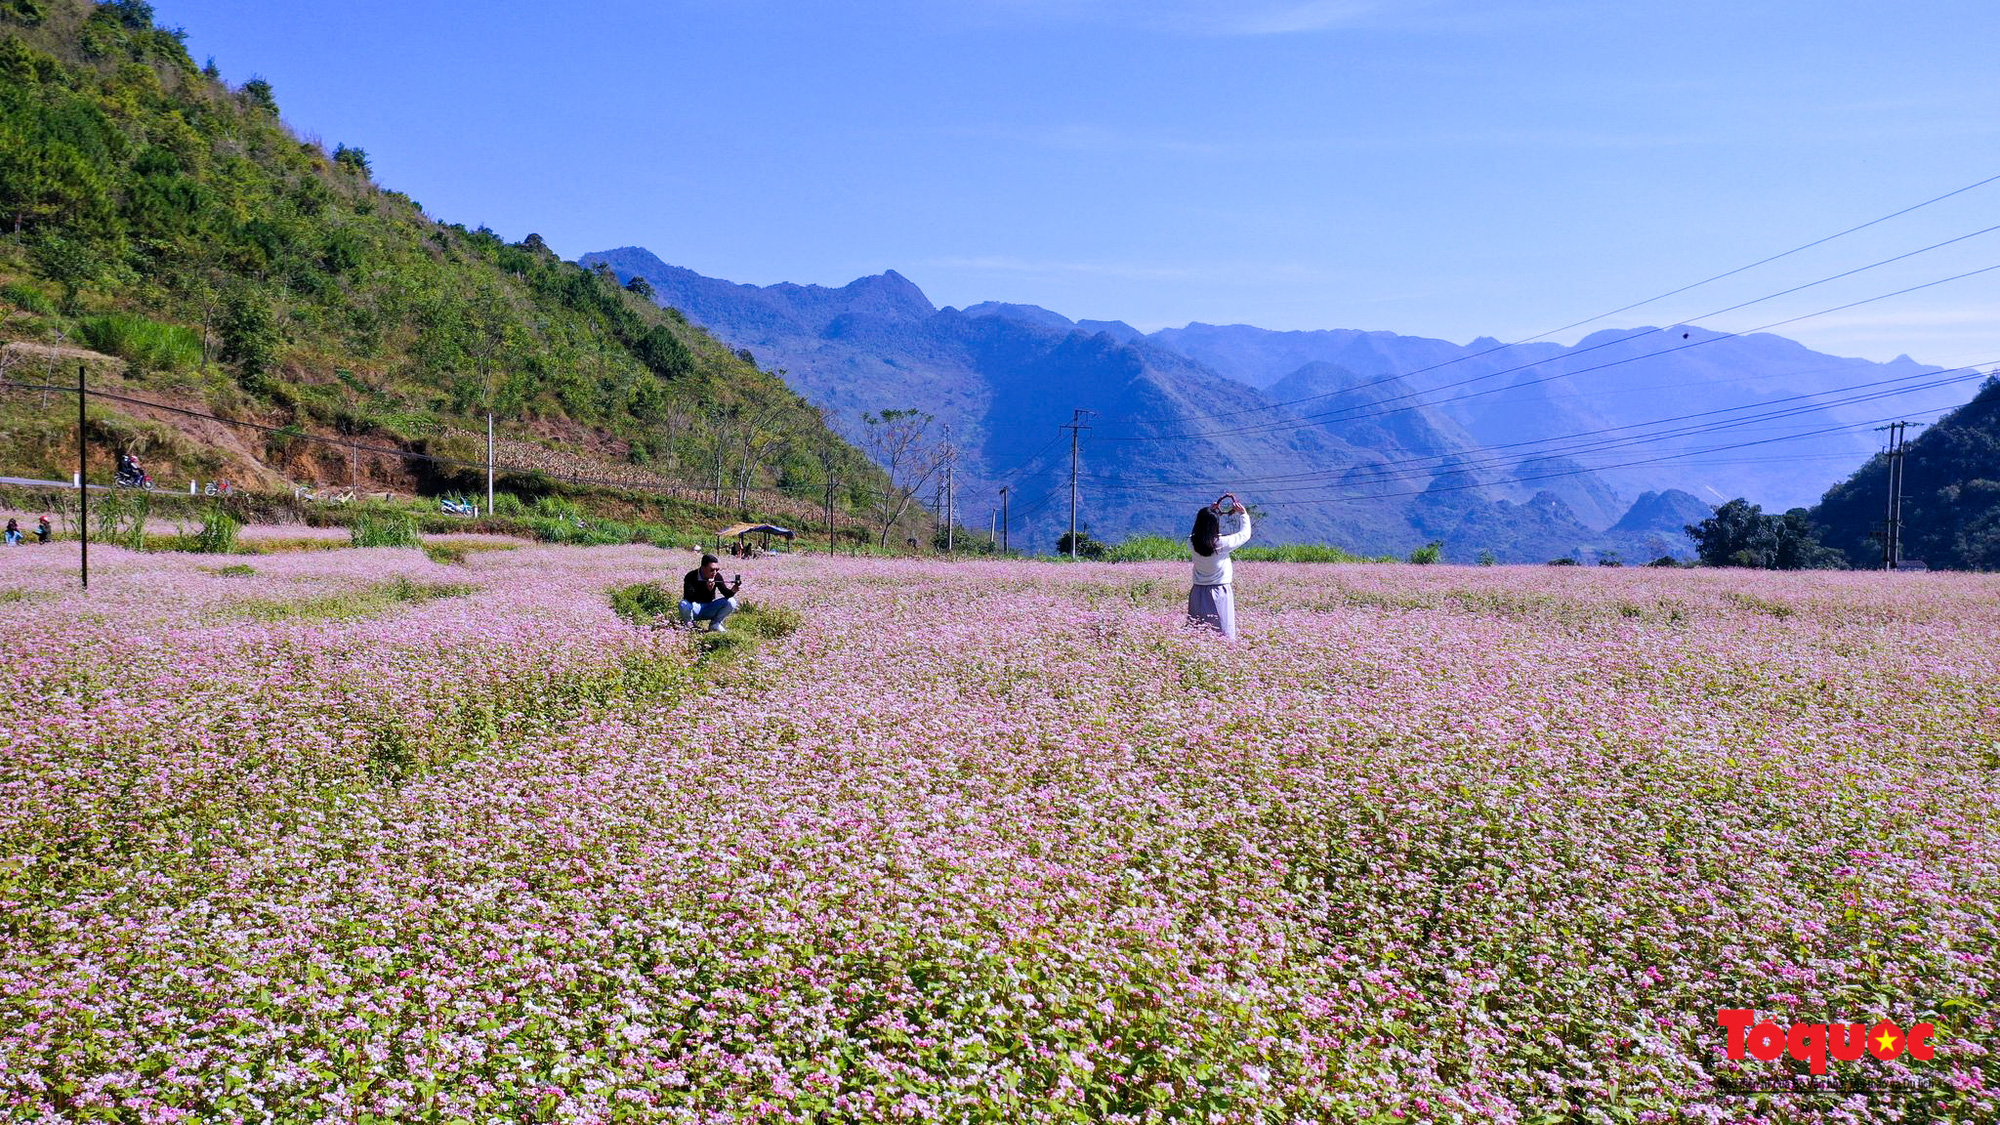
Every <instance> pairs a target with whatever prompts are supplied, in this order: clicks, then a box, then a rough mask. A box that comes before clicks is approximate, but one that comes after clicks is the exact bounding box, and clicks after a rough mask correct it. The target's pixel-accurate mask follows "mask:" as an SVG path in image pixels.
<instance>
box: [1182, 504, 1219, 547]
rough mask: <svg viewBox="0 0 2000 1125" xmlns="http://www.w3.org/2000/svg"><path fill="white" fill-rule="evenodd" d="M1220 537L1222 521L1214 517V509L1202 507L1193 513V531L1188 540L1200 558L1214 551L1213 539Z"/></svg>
mask: <svg viewBox="0 0 2000 1125" xmlns="http://www.w3.org/2000/svg"><path fill="white" fill-rule="evenodd" d="M1221 537H1222V521H1220V520H1218V519H1216V518H1215V509H1213V508H1203V509H1201V510H1200V511H1198V512H1196V513H1195V514H1194V532H1193V533H1192V534H1190V535H1189V536H1188V542H1189V543H1190V544H1192V545H1193V546H1194V553H1195V554H1197V555H1200V556H1201V557H1202V558H1207V557H1208V556H1210V555H1212V554H1214V553H1215V541H1216V540H1217V539H1219V538H1221Z"/></svg>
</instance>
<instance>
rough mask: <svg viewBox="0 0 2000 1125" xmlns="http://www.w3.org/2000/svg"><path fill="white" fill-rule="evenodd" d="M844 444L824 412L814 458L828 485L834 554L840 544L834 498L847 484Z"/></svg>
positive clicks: (828, 520) (828, 524) (829, 546)
mask: <svg viewBox="0 0 2000 1125" xmlns="http://www.w3.org/2000/svg"><path fill="white" fill-rule="evenodd" d="M841 452H842V443H841V441H840V439H839V438H837V437H835V436H834V434H833V427H832V426H831V425H829V424H828V422H827V418H826V414H825V412H824V411H821V412H820V427H819V440H818V441H817V442H816V443H815V444H814V446H813V456H814V457H815V458H816V459H817V460H818V461H819V474H820V479H821V480H823V481H824V482H825V483H826V553H827V554H829V555H830V554H833V553H834V548H835V545H836V544H837V543H838V542H839V540H838V538H837V530H838V529H836V528H835V527H834V523H833V496H834V493H836V492H838V491H840V486H841V485H842V484H844V483H846V482H845V481H844V479H843V474H842V473H841V468H842V466H843V463H844V462H845V460H846V459H845V458H844V457H842V456H841Z"/></svg>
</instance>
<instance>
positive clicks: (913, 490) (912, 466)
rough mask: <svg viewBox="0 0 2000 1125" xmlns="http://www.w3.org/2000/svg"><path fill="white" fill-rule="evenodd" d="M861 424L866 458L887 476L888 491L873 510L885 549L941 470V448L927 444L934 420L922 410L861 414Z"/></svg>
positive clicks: (942, 455)
mask: <svg viewBox="0 0 2000 1125" xmlns="http://www.w3.org/2000/svg"><path fill="white" fill-rule="evenodd" d="M861 420H862V421H863V422H865V423H867V425H868V436H867V439H866V440H867V443H868V455H869V456H870V457H872V458H874V460H875V463H876V464H878V465H880V466H882V470H883V471H884V472H885V473H887V474H888V476H889V489H888V491H887V492H885V493H883V494H882V497H881V500H880V502H879V503H878V504H877V505H876V509H875V512H876V516H877V517H878V518H879V519H880V520H881V523H882V533H881V546H883V547H887V546H888V545H889V532H890V530H891V529H892V528H894V527H895V526H896V521H897V520H900V519H902V518H903V513H904V512H906V511H908V510H909V507H910V501H911V500H913V499H915V498H916V495H917V493H918V492H919V491H921V490H922V489H923V487H924V485H925V484H926V483H927V482H928V481H929V480H930V479H931V478H932V477H933V476H935V475H936V474H937V472H938V470H939V469H940V468H941V467H943V465H944V447H943V445H942V444H940V443H935V442H932V441H931V440H930V427H931V423H932V422H934V421H936V419H935V418H932V417H931V416H930V415H929V414H926V413H924V412H923V411H921V410H914V409H912V410H884V411H882V412H881V413H879V414H863V415H862V416H861Z"/></svg>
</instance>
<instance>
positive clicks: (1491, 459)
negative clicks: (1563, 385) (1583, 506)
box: [1095, 364, 1981, 486]
mask: <svg viewBox="0 0 2000 1125" xmlns="http://www.w3.org/2000/svg"><path fill="white" fill-rule="evenodd" d="M1979 366H1980V365H1979V364H1973V365H1969V366H1966V367H1958V368H1948V369H1946V370H1945V371H1926V372H1921V373H1918V374H1915V375H1899V376H1896V377H1894V378H1890V379H1879V380H1873V381H1870V382H1866V383H1856V384H1853V385H1851V386H1846V387H1838V388H1833V389H1832V390H1827V391H1816V392H1810V393H1804V394H1797V395H1786V396H1784V397H1781V398H1775V399H1767V400H1765V401H1763V402H1758V403H1750V404H1746V405H1742V406H1730V407H1721V408H1718V409H1715V410H1705V411H1699V412H1696V413H1692V414H1682V415H1676V416H1673V417H1668V418H1657V419H1652V420H1650V421H1645V422H1631V423H1627V424H1625V425H1620V426H1606V427H1602V428H1600V429H1595V430H1584V431H1580V432H1577V433H1573V434H1559V435H1554V436H1550V437H1543V438H1533V439H1528V440H1525V441H1519V442H1510V443H1507V444H1504V445H1487V446H1481V447H1479V448H1478V449H1476V450H1470V451H1467V452H1466V453H1464V454H1460V453H1430V454H1421V455H1418V456H1414V457H1404V458H1395V459H1390V460H1383V461H1372V462H1368V463H1366V464H1361V465H1352V466H1348V467H1346V468H1342V469H1327V470H1315V471H1312V472H1305V473H1286V474H1278V475H1274V476H1267V477H1238V478H1232V481H1233V483H1236V484H1264V483H1282V482H1294V481H1305V480H1311V479H1318V478H1326V477H1333V476H1343V477H1345V476H1350V475H1351V474H1353V473H1354V472H1357V471H1376V470H1380V469H1383V468H1386V467H1388V466H1394V465H1419V464H1423V463H1426V462H1436V463H1440V464H1442V463H1445V462H1450V461H1455V460H1456V461H1461V462H1466V463H1470V464H1472V465H1473V466H1474V467H1477V466H1478V465H1479V464H1480V463H1486V464H1498V463H1500V462H1503V461H1506V460H1508V459H1509V458H1508V457H1507V456H1503V455H1501V454H1499V453H1498V452H1497V451H1500V450H1510V449H1523V448H1524V447H1530V446H1552V448H1547V449H1529V450H1527V451H1526V452H1525V453H1524V454H1522V455H1521V456H1522V457H1523V458H1524V459H1530V460H1532V459H1548V458H1555V457H1563V456H1570V455H1573V454H1575V453H1581V452H1588V451H1590V450H1591V449H1594V448H1597V447H1598V445H1587V446H1573V447H1564V446H1563V445H1561V444H1559V443H1566V442H1574V441H1576V440H1578V439H1581V438H1591V437H1598V436H1601V435H1605V434H1614V433H1620V432H1623V431H1627V430H1641V429H1645V428H1647V427H1652V426H1663V425H1669V424H1671V423H1675V422H1688V421H1693V420H1695V419H1700V418H1711V417H1716V416H1718V415H1726V414H1736V413H1740V412H1742V411H1746V410H1761V411H1764V413H1762V414H1757V415H1749V416H1745V417H1742V418H1735V419H1728V420H1726V421H1718V422H1717V423H1714V424H1712V425H1702V426H1693V427H1683V428H1682V429H1679V430H1669V431H1663V432H1661V433H1657V434H1646V435H1640V436H1639V437H1637V438H1631V439H1621V442H1620V443H1624V442H1629V441H1638V440H1657V439H1663V438H1668V437H1682V436H1688V435H1690V434H1694V433H1700V432H1707V431H1711V430H1721V429H1731V428H1735V427H1738V426H1741V425H1747V424H1750V423H1754V422H1758V421H1771V420H1776V419H1778V418H1783V417H1788V416H1792V415H1795V414H1804V413H1810V412H1812V411H1815V410H1821V409H1825V408H1829V407H1836V406H1848V405H1855V404H1858V403H1862V402H1871V401H1875V400H1877V399H1881V398H1890V397H1894V396H1897V395H1903V394H1912V393H1916V392H1918V391H1925V390H1935V389H1937V388H1940V387H1945V386H1951V385H1954V384H1957V383H1961V382H1964V381H1966V380H1969V379H1974V378H1980V377H1981V373H1980V371H1979ZM1919 379H1922V380H1926V381H1925V382H1923V383H1921V384H1916V385H1906V386H1896V385H1895V384H1910V383H1912V382H1913V381H1915V380H1919ZM1883 387H1888V388H1889V389H1887V390H1881V389H1879V388H1883ZM1862 391H1866V392H1869V393H1865V394H1855V395H1850V396H1849V397H1845V398H1834V397H1828V396H1834V395H1842V394H1846V393H1847V392H1862ZM1787 402H1799V403H1802V405H1799V406H1797V407H1788V408H1785V409H1782V410H1769V409H1767V408H1770V407H1775V406H1777V405H1778V404H1781V403H1787ZM1598 444H1599V445H1601V444H1606V443H1598ZM1454 471H1457V470H1456V469H1454ZM1095 479H1098V480H1105V479H1113V478H1106V477H1103V476H1100V477H1097V478H1095ZM1160 483H1161V484H1162V485H1183V486H1194V485H1199V484H1203V483H1206V482H1204V481H1196V480H1177V481H1161V482H1160Z"/></svg>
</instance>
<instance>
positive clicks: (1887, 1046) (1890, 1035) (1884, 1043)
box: [1875, 1028, 1896, 1054]
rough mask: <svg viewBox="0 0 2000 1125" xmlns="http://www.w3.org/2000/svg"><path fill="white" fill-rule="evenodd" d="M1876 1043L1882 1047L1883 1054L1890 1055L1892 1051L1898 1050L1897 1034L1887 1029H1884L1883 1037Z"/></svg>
mask: <svg viewBox="0 0 2000 1125" xmlns="http://www.w3.org/2000/svg"><path fill="white" fill-rule="evenodd" d="M1875 1042H1876V1043H1877V1044H1879V1045H1880V1046H1881V1048H1882V1053H1883V1054H1888V1053H1889V1052H1890V1051H1892V1050H1895V1048H1896V1036H1895V1033H1894V1032H1891V1031H1890V1030H1889V1029H1887V1028H1883V1029H1882V1037H1881V1038H1880V1039H1877V1040H1875Z"/></svg>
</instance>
